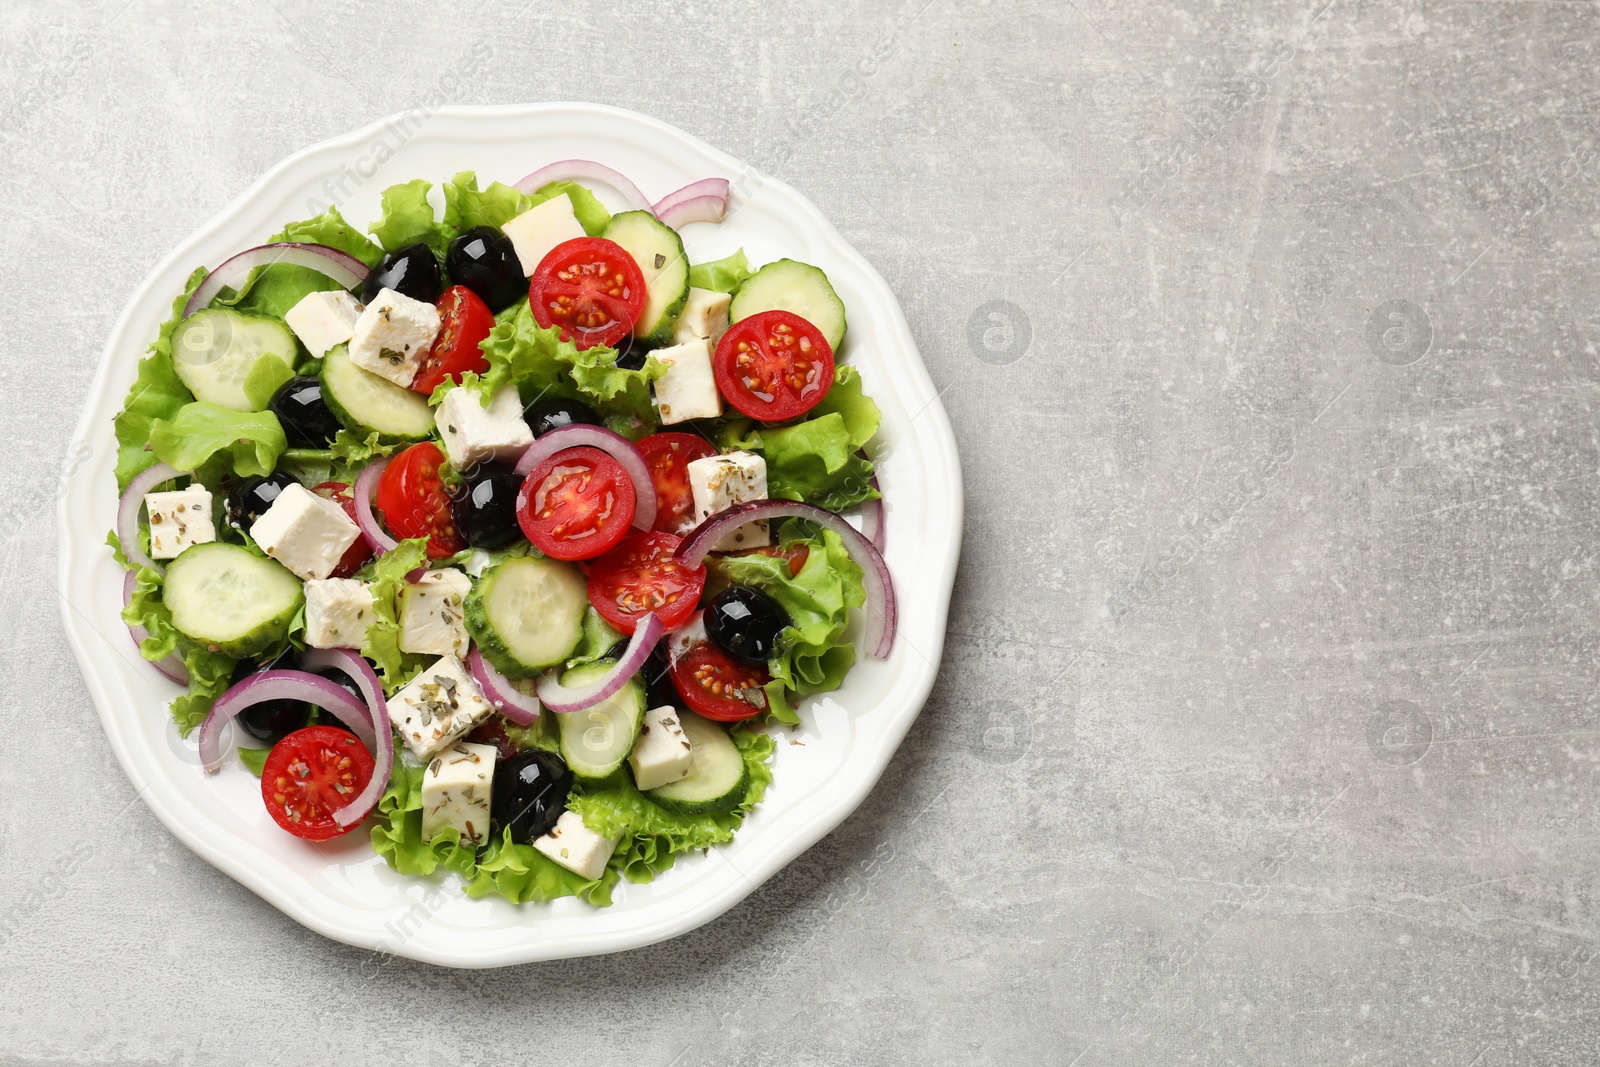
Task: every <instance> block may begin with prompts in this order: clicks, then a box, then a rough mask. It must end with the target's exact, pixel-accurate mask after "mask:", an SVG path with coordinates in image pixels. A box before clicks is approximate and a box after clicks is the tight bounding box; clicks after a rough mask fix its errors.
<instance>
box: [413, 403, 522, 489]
mask: <svg viewBox="0 0 1600 1067" xmlns="http://www.w3.org/2000/svg"><path fill="white" fill-rule="evenodd" d="M433 419H434V422H435V423H436V424H437V425H438V427H439V438H440V440H442V441H443V442H444V450H445V452H446V453H447V454H448V455H449V457H450V465H451V466H452V467H454V468H455V469H456V470H460V471H464V470H469V469H471V468H472V467H475V466H477V465H478V464H479V463H487V462H489V461H490V460H495V459H499V460H507V461H510V460H514V459H515V458H516V457H517V456H518V455H520V454H521V452H522V450H523V449H525V448H527V447H528V446H529V445H531V444H533V431H532V430H530V429H528V424H527V423H526V422H524V421H523V418H522V398H521V397H520V396H518V395H517V387H516V386H514V385H507V386H505V387H503V388H502V389H501V390H500V391H499V392H497V393H495V394H494V396H493V397H491V398H490V400H489V406H488V407H484V406H483V393H482V392H481V391H479V390H477V389H467V388H461V389H452V390H450V391H449V392H448V393H446V394H445V395H444V399H443V400H442V401H440V402H439V406H438V408H437V409H435V411H434V416H433Z"/></svg>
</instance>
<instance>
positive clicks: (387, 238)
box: [372, 178, 455, 260]
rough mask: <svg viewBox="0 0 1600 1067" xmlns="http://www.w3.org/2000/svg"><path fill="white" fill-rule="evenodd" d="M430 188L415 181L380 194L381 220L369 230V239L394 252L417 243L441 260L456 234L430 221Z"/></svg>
mask: <svg viewBox="0 0 1600 1067" xmlns="http://www.w3.org/2000/svg"><path fill="white" fill-rule="evenodd" d="M431 188H433V183H431V182H428V181H425V180H424V179H422V178H417V179H415V180H413V181H409V182H405V183H403V184H400V185H391V186H389V188H387V189H385V190H384V191H383V218H382V219H380V220H379V221H378V224H377V225H376V226H374V227H373V228H372V236H374V237H376V238H377V239H378V240H379V241H380V242H382V244H383V247H384V249H385V250H387V251H389V252H394V251H397V250H399V249H401V248H404V247H405V246H406V245H411V244H416V243H417V242H419V241H420V242H422V243H423V244H425V245H427V246H428V247H429V248H430V249H432V250H433V254H434V255H436V256H438V257H439V258H440V259H441V260H442V259H444V254H445V252H446V251H447V250H448V249H449V247H450V241H451V239H452V238H453V237H455V234H454V233H453V232H452V231H451V230H450V228H449V227H448V226H444V225H442V224H440V223H439V221H438V220H436V219H435V218H434V217H433V205H432V204H430V203H428V190H429V189H431Z"/></svg>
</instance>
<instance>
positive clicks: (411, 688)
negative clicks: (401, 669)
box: [388, 656, 493, 759]
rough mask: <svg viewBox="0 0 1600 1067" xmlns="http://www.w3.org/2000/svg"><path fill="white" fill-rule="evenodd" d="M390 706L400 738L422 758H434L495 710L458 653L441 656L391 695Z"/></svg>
mask: <svg viewBox="0 0 1600 1067" xmlns="http://www.w3.org/2000/svg"><path fill="white" fill-rule="evenodd" d="M388 707H389V718H390V719H391V720H393V722H394V725H395V728H396V729H398V730H399V731H400V739H401V740H402V741H404V742H405V743H406V747H407V748H409V749H411V751H412V752H415V753H416V754H417V756H418V758H420V759H432V758H433V757H434V756H435V755H437V754H438V753H439V751H440V750H442V749H444V748H447V747H449V745H450V744H451V743H452V742H454V741H455V740H456V738H458V737H460V736H461V735H462V734H464V733H466V732H467V731H468V730H470V729H472V728H473V727H474V726H476V725H478V723H480V722H482V721H483V720H484V719H486V718H488V717H489V712H490V711H492V710H493V709H492V708H490V707H489V702H488V701H487V700H485V699H483V691H482V690H480V689H479V688H478V683H477V682H475V681H473V680H472V679H471V678H470V677H469V676H468V675H467V671H466V668H465V667H463V666H462V665H461V661H460V660H459V659H457V658H456V657H454V656H441V657H440V658H439V659H438V660H436V661H435V662H434V663H433V665H432V666H430V667H429V668H428V669H427V670H425V671H423V672H422V673H421V674H419V675H417V676H416V677H415V678H413V679H412V680H411V682H410V683H409V684H408V685H406V687H405V688H403V689H401V690H400V692H398V693H396V694H395V695H394V696H392V697H390V698H389V703H388Z"/></svg>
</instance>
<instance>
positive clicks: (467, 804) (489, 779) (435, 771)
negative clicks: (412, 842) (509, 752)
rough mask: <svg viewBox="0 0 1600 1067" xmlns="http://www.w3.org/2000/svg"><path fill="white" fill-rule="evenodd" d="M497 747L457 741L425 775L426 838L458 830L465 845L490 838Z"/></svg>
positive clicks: (423, 797) (423, 820) (476, 843)
mask: <svg viewBox="0 0 1600 1067" xmlns="http://www.w3.org/2000/svg"><path fill="white" fill-rule="evenodd" d="M494 757H495V748H494V746H493V745H474V744H470V743H468V742H466V741H457V742H456V743H455V744H453V745H451V746H450V747H449V748H447V749H445V750H444V751H443V752H441V753H439V754H438V755H437V756H435V757H433V761H432V762H431V763H429V764H428V769H427V770H425V771H423V772H422V839H423V840H424V841H431V840H433V838H434V836H435V835H437V834H438V833H439V832H440V831H441V830H455V831H458V832H459V833H460V834H461V840H462V842H463V843H464V844H473V845H481V844H483V843H484V842H485V841H487V840H488V839H489V791H490V789H491V788H493V785H494Z"/></svg>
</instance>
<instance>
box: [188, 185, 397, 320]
mask: <svg viewBox="0 0 1600 1067" xmlns="http://www.w3.org/2000/svg"><path fill="white" fill-rule="evenodd" d="M269 241H271V242H274V243H275V242H278V241H298V242H302V243H304V244H313V245H327V246H328V247H329V248H337V249H338V250H339V251H341V252H345V253H348V254H350V255H352V256H354V257H356V258H357V259H359V260H360V261H361V262H363V263H365V264H366V265H367V266H369V267H375V266H377V264H378V260H380V259H382V258H383V249H381V248H379V247H378V246H377V245H375V244H373V243H372V241H371V240H370V239H369V238H368V237H367V235H366V234H364V233H362V232H361V231H360V230H358V229H356V228H355V227H354V226H352V225H351V224H350V223H348V222H346V221H345V220H344V217H343V216H342V215H340V214H339V209H338V208H336V207H330V208H328V210H327V211H325V212H323V213H322V214H321V215H318V216H316V217H315V218H309V219H302V220H301V221H299V222H291V223H289V225H287V226H285V227H284V228H283V230H282V231H281V232H279V233H276V234H273V235H272V237H271V238H269ZM339 288H341V286H340V285H339V283H338V282H336V281H334V280H333V279H332V278H330V277H328V276H327V275H326V274H322V273H320V272H319V271H314V270H311V269H310V268H309V267H296V266H292V265H290V264H287V263H276V264H273V265H272V266H270V267H259V268H257V269H256V270H253V271H251V272H250V277H249V278H248V279H247V280H246V281H245V283H244V285H242V286H240V287H239V289H238V290H237V291H236V292H234V293H233V294H232V295H229V296H226V297H219V298H218V299H217V301H216V302H217V303H219V304H228V305H232V306H234V307H236V308H238V310H240V311H246V312H250V313H252V314H257V315H271V316H272V317H273V318H278V319H281V318H283V316H284V315H286V314H288V312H289V309H290V308H292V307H294V306H295V305H296V304H298V303H299V302H300V301H301V300H303V299H305V297H306V296H307V295H308V294H310V293H319V292H323V291H325V290H332V289H339Z"/></svg>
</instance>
